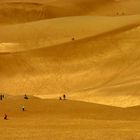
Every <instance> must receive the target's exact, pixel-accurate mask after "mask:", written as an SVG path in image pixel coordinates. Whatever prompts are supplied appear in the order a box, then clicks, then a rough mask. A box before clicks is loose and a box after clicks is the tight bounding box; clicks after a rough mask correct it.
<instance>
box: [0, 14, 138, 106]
mask: <svg viewBox="0 0 140 140" xmlns="http://www.w3.org/2000/svg"><path fill="white" fill-rule="evenodd" d="M139 19H140V18H139V16H126V17H114V18H107V17H71V18H60V19H53V20H46V21H40V22H32V23H28V24H19V25H9V26H2V27H0V28H1V34H0V38H1V55H0V75H1V77H2V78H1V81H2V83H1V85H0V87H1V90H2V91H4V92H6V93H8V94H20V95H21V94H24V93H28V94H32V95H37V96H41V97H54V98H57V97H58V96H59V95H61V94H63V93H66V94H68V97H69V98H70V99H78V100H83V101H90V102H96V103H102V104H108V105H116V106H124V107H125V106H133V105H138V104H139V98H138V97H137V95H139V94H136V93H138V92H137V91H138V88H139V77H138V75H139V66H138V65H139V48H138V45H139V44H140V42H139V37H140V29H139V23H140V21H139ZM84 21H85V22H84ZM86 21H88V22H86ZM81 23H82V24H81ZM97 24H98V26H97ZM79 25H80V26H79ZM97 27H98V28H97ZM44 30H46V32H43V31H44ZM73 34H74V35H73ZM73 36H74V37H75V39H76V40H75V41H72V39H71V38H72V37H73ZM48 38H49V39H48ZM50 42H51V43H50ZM13 44H14V45H13ZM55 44H59V45H55ZM54 45H55V46H54ZM129 56H131V57H129ZM134 62H135V63H134ZM9 69H10V70H9ZM9 77H10V78H9ZM15 85H16V86H15ZM108 97H109V98H108ZM116 99H117V100H116ZM126 99H127V100H126Z"/></svg>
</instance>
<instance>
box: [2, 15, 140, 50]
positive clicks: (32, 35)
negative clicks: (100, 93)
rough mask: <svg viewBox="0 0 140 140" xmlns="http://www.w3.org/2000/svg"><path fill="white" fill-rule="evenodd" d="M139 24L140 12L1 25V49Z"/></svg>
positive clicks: (36, 45)
mask: <svg viewBox="0 0 140 140" xmlns="http://www.w3.org/2000/svg"><path fill="white" fill-rule="evenodd" d="M139 23H140V16H139V15H137V16H125V17H99V16H98V17H92V16H79V17H68V18H57V19H51V20H42V21H38V22H31V23H26V24H16V25H8V26H1V27H0V30H1V33H0V43H1V44H0V45H1V48H0V52H17V51H23V50H29V49H36V48H42V47H49V46H53V45H58V44H62V43H66V42H72V38H73V37H74V38H75V40H76V41H77V40H80V39H84V38H89V37H94V36H100V35H102V34H106V33H109V34H111V32H115V30H116V32H117V31H118V32H122V31H125V30H129V29H131V28H135V27H137V26H139ZM79 25H80V26H79ZM44 31H45V32H44Z"/></svg>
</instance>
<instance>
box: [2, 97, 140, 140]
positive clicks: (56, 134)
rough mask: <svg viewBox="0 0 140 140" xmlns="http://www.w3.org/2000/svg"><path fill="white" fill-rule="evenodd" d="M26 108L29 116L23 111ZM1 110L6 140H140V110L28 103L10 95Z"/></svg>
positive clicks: (73, 103)
mask: <svg viewBox="0 0 140 140" xmlns="http://www.w3.org/2000/svg"><path fill="white" fill-rule="evenodd" d="M23 105H24V106H25V112H23V111H21V108H22V106H23ZM0 107H1V116H0V126H1V127H0V132H1V136H0V138H1V139H3V140H5V139H6V140H10V139H15V140H16V139H17V140H18V139H21V140H25V139H34V140H38V139H40V140H44V138H45V139H46V138H49V139H50V140H53V139H56V140H62V139H68V140H71V139H73V140H77V139H83V138H84V139H85V138H86V139H87V140H91V139H92V138H94V139H96V140H108V139H110V140H114V138H115V139H116V140H129V139H136V140H137V139H139V137H140V134H139V128H140V125H139V124H140V122H139V119H140V118H139V115H138V114H139V113H140V111H139V109H138V110H135V111H134V109H133V108H126V109H122V108H118V107H111V106H105V105H99V104H91V103H84V102H76V101H68V100H66V101H59V100H41V99H38V98H34V97H31V96H30V98H29V100H24V99H23V96H14V97H12V96H7V95H6V96H5V99H4V100H3V101H0ZM138 108H139V107H138ZM3 113H7V115H8V120H7V121H5V120H3V118H2V117H3V116H2V114H3ZM6 134H8V135H6Z"/></svg>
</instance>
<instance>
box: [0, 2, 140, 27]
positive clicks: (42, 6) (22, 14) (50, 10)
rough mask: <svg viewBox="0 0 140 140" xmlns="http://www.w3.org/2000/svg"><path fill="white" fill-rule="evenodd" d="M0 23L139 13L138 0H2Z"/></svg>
mask: <svg viewBox="0 0 140 140" xmlns="http://www.w3.org/2000/svg"><path fill="white" fill-rule="evenodd" d="M0 3H1V4H0V24H14V23H23V22H29V21H37V20H42V19H48V18H58V17H67V16H80V15H81V16H82V15H95V16H99V15H101V16H103V15H104V16H124V15H136V14H140V10H139V9H140V8H139V5H140V1H139V0H126V1H123V0H122V1H121V0H120V1H118V0H108V1H106V0H98V1H97V0H73V1H70V0H69V1H68V0H61V1H60V0H50V1H46V0H41V1H37V0H29V1H28V2H27V0H24V1H21V0H6V1H5V0H4V1H3V0H2V1H0Z"/></svg>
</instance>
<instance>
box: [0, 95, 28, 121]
mask: <svg viewBox="0 0 140 140" xmlns="http://www.w3.org/2000/svg"><path fill="white" fill-rule="evenodd" d="M2 98H4V95H0V99H1V100H2ZM24 99H26V100H27V99H29V98H28V96H27V95H26V94H25V95H24ZM22 111H25V106H24V105H23V106H22ZM4 120H8V116H7V114H6V113H5V114H4Z"/></svg>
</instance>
